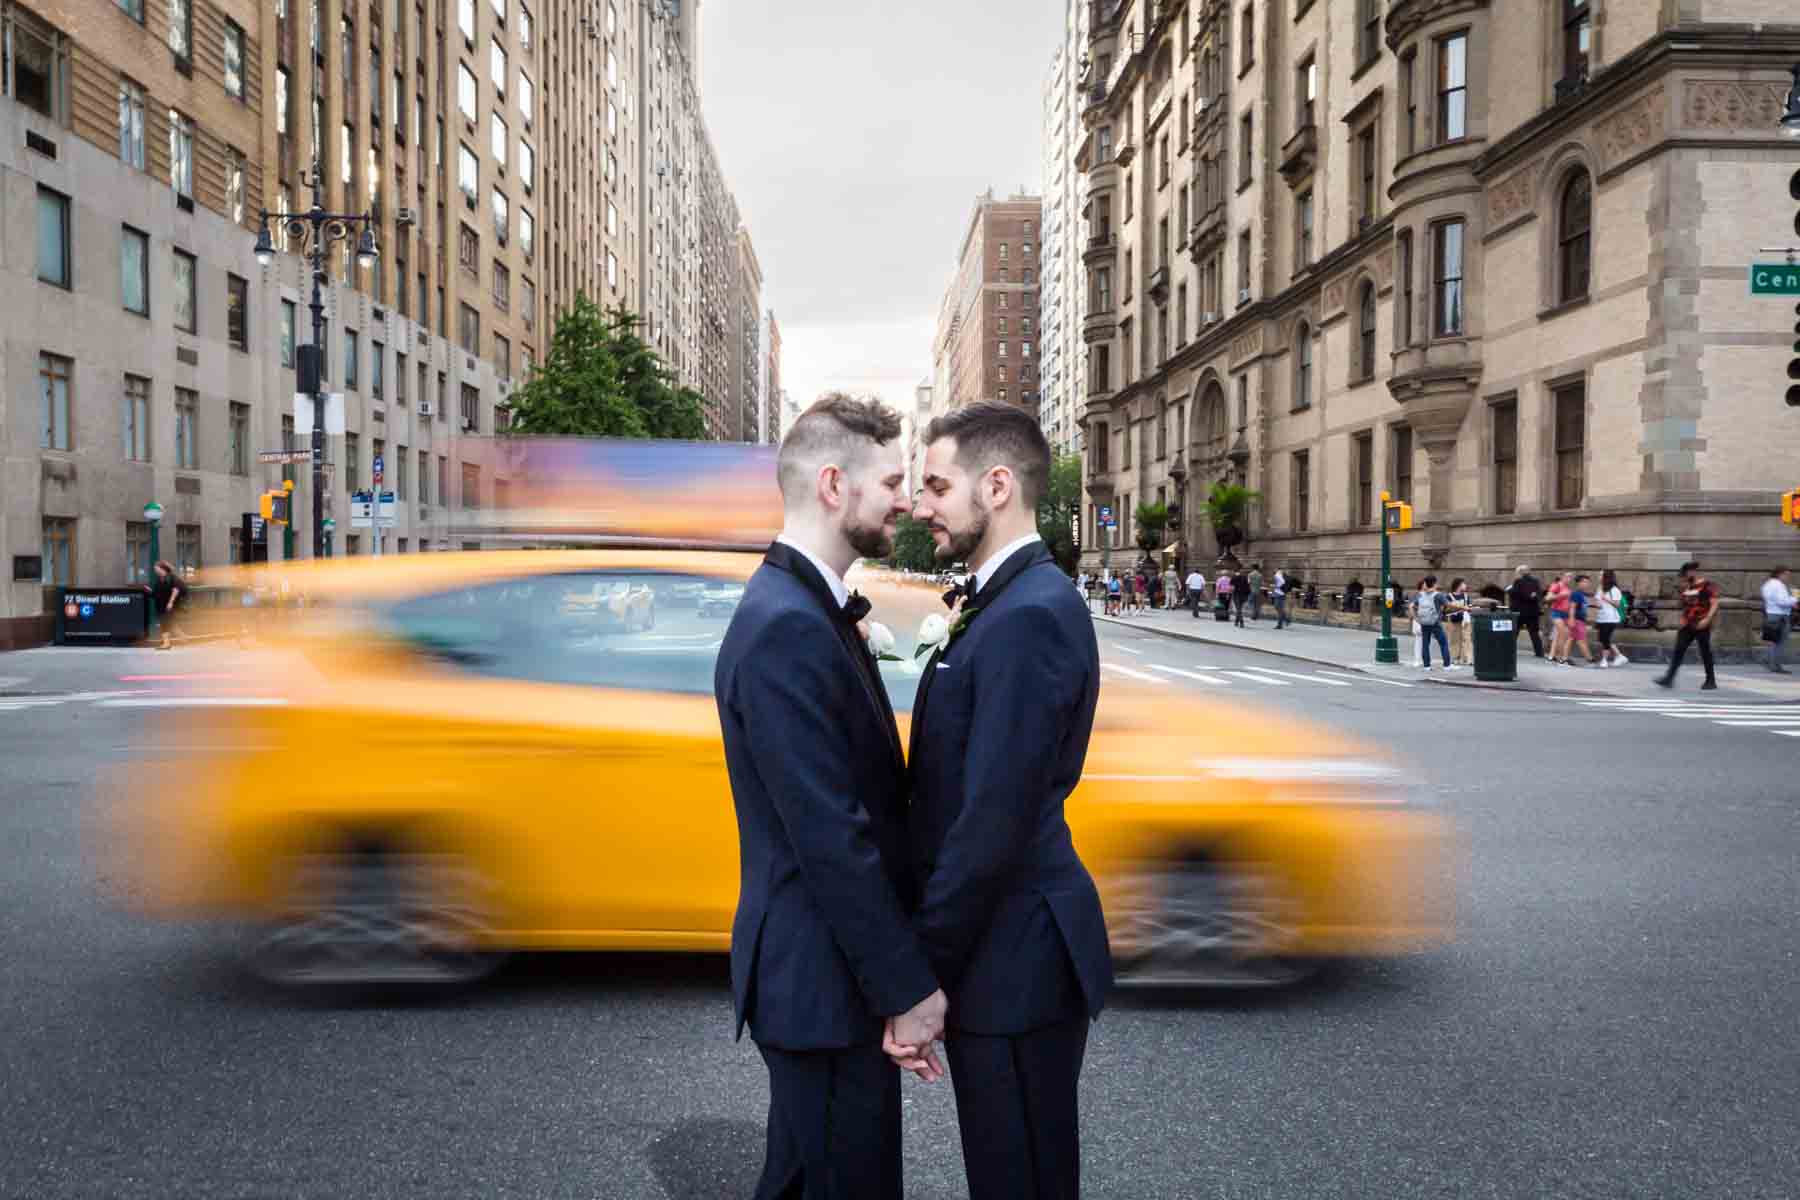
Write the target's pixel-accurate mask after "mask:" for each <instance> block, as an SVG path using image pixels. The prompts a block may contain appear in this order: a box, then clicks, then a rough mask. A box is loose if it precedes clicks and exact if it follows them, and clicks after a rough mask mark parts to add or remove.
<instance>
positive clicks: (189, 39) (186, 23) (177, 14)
mask: <svg viewBox="0 0 1800 1200" xmlns="http://www.w3.org/2000/svg"><path fill="white" fill-rule="evenodd" d="M169 52H170V53H171V54H173V55H174V56H175V58H176V60H177V61H179V62H182V63H190V62H192V61H193V58H194V5H193V0H169Z"/></svg>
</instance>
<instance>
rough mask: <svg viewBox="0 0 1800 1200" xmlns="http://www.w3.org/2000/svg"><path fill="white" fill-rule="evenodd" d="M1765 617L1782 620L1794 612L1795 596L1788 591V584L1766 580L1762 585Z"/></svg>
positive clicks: (1777, 580)
mask: <svg viewBox="0 0 1800 1200" xmlns="http://www.w3.org/2000/svg"><path fill="white" fill-rule="evenodd" d="M1762 602H1763V616H1765V617H1775V618H1781V617H1786V616H1787V615H1788V614H1790V613H1792V612H1793V611H1794V594H1793V593H1792V592H1790V591H1789V590H1788V586H1787V584H1785V583H1783V582H1781V580H1779V579H1770V580H1766V581H1765V582H1764V583H1763V585H1762Z"/></svg>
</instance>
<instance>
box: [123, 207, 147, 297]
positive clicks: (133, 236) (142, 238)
mask: <svg viewBox="0 0 1800 1200" xmlns="http://www.w3.org/2000/svg"><path fill="white" fill-rule="evenodd" d="M119 295H120V298H121V300H122V302H123V304H124V307H125V311H126V312H133V313H136V314H138V315H139V316H140V317H147V316H149V315H150V235H149V234H147V233H144V232H142V231H140V230H136V229H133V228H132V227H131V226H129V225H125V226H121V227H120V229H119Z"/></svg>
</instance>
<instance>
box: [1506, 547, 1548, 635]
mask: <svg viewBox="0 0 1800 1200" xmlns="http://www.w3.org/2000/svg"><path fill="white" fill-rule="evenodd" d="M1506 593H1507V595H1506V600H1507V603H1508V604H1509V605H1510V606H1511V607H1512V610H1513V612H1514V613H1516V614H1518V618H1519V619H1518V623H1517V624H1515V625H1514V626H1513V640H1514V641H1518V639H1519V631H1520V630H1521V629H1523V630H1524V631H1525V632H1527V633H1529V634H1530V635H1531V652H1532V653H1533V654H1535V655H1537V656H1538V657H1539V658H1542V657H1544V638H1543V635H1542V634H1540V633H1539V632H1538V622H1539V621H1541V620H1543V617H1544V613H1543V602H1544V585H1543V584H1541V583H1539V582H1538V577H1537V576H1536V575H1533V574H1532V573H1531V568H1530V567H1527V566H1521V567H1520V568H1519V569H1518V570H1517V571H1515V572H1513V582H1512V586H1511V587H1509V588H1507V589H1506Z"/></svg>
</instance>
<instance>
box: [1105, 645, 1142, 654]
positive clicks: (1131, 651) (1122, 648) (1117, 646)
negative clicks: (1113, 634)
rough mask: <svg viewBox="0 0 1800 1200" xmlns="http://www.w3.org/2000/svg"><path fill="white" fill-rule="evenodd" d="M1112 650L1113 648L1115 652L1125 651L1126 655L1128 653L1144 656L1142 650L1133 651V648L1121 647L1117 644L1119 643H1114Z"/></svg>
mask: <svg viewBox="0 0 1800 1200" xmlns="http://www.w3.org/2000/svg"><path fill="white" fill-rule="evenodd" d="M1112 648H1113V649H1114V650H1123V651H1124V652H1125V653H1127V654H1142V653H1143V651H1142V650H1133V649H1132V648H1131V647H1130V646H1121V645H1120V644H1119V643H1117V642H1114V643H1113V646H1112Z"/></svg>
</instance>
